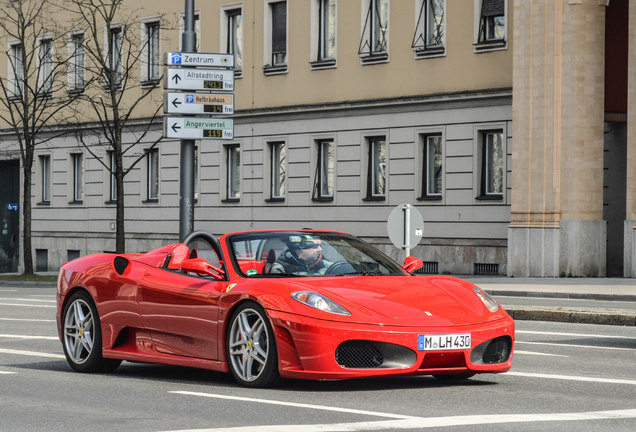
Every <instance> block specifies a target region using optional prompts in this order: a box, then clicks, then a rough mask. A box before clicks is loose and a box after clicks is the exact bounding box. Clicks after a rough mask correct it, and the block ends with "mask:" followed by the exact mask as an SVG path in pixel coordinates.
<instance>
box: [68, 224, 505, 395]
mask: <svg viewBox="0 0 636 432" xmlns="http://www.w3.org/2000/svg"><path fill="white" fill-rule="evenodd" d="M421 266H422V261H421V260H419V259H418V258H414V257H408V258H407V259H406V260H405V262H404V265H402V266H400V265H399V264H397V263H395V262H394V261H393V260H391V259H390V258H389V257H387V256H386V255H384V254H383V253H381V252H380V251H378V250H377V249H375V248H373V247H372V246H370V245H369V244H367V243H365V242H364V241H362V240H360V239H358V238H356V237H354V236H351V235H348V234H345V233H341V232H331V231H315V230H269V231H249V232H237V233H230V234H226V235H223V236H221V237H220V238H218V239H217V238H216V237H215V236H213V235H211V234H209V233H207V232H203V231H196V232H193V233H192V234H190V235H189V236H188V237H187V238H186V239H184V241H183V243H176V244H171V245H168V246H164V247H161V248H159V249H156V250H153V251H150V252H147V253H142V254H139V253H137V254H122V255H117V254H106V253H104V254H96V255H89V256H85V257H81V258H78V259H75V260H73V261H70V262H68V263H65V264H64V265H63V266H62V268H61V269H60V273H59V278H58V293H57V326H58V333H59V336H60V340H61V342H62V346H63V348H64V353H65V355H66V358H67V360H68V363H69V364H70V366H71V367H72V368H73V369H75V370H76V371H79V372H109V371H113V370H114V369H115V368H117V367H118V366H119V364H120V363H121V361H122V360H129V361H135V362H147V363H163V364H168V365H179V366H191V367H197V368H204V369H211V370H215V371H223V372H230V373H231V374H232V375H233V376H234V378H235V379H236V381H238V382H239V383H240V384H243V385H246V386H269V385H272V384H274V383H275V382H276V381H277V380H278V379H280V378H281V377H282V378H300V379H348V378H361V377H372V376H386V375H433V376H435V377H436V378H439V379H466V378H469V377H471V376H473V375H475V374H478V373H498V372H505V371H507V370H508V369H510V367H511V361H512V353H513V345H514V321H513V320H512V318H511V317H510V316H509V315H508V314H507V313H506V312H505V311H504V310H503V308H501V306H500V305H499V304H498V303H497V302H496V301H495V300H494V299H493V298H492V297H491V296H489V295H488V294H487V293H486V292H484V291H483V290H482V289H480V288H479V287H477V286H475V285H473V284H471V283H469V282H467V281H464V280H461V279H458V278H454V277H450V276H438V275H434V276H423V275H415V274H414V271H415V270H417V269H418V268H420V267H421Z"/></svg>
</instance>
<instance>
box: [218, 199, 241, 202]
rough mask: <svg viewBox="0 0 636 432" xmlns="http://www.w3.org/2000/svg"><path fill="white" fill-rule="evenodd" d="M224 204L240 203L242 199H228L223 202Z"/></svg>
mask: <svg viewBox="0 0 636 432" xmlns="http://www.w3.org/2000/svg"><path fill="white" fill-rule="evenodd" d="M221 202H222V203H238V202H241V199H240V198H226V199H223V200H221Z"/></svg>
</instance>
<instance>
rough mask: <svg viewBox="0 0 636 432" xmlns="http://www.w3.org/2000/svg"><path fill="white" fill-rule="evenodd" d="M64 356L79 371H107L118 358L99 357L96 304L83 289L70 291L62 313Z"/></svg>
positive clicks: (117, 362) (100, 347)
mask: <svg viewBox="0 0 636 432" xmlns="http://www.w3.org/2000/svg"><path fill="white" fill-rule="evenodd" d="M62 323H63V325H64V336H63V340H64V343H63V347H64V355H65V356H66V360H67V361H68V363H69V364H70V365H71V367H72V368H73V369H75V370H76V371H78V372H110V371H113V370H115V369H116V368H117V367H118V366H119V364H120V363H121V360H112V359H105V358H103V357H102V332H101V327H100V322H99V315H98V314H97V308H96V307H95V304H94V303H93V299H92V298H91V297H90V296H89V295H88V294H87V293H86V292H84V291H78V292H76V293H74V294H73V295H71V298H69V300H68V302H67V303H66V306H65V307H64V315H63V317H62Z"/></svg>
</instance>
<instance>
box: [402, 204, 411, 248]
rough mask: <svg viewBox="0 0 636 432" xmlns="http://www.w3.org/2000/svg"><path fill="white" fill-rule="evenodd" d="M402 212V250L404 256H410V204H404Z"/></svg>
mask: <svg viewBox="0 0 636 432" xmlns="http://www.w3.org/2000/svg"><path fill="white" fill-rule="evenodd" d="M403 210H404V250H405V251H406V256H407V257H408V256H410V255H411V204H405V205H404V207H403Z"/></svg>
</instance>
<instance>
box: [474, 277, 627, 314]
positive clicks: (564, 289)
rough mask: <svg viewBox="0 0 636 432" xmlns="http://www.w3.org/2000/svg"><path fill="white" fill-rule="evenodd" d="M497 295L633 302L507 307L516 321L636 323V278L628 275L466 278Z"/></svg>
mask: <svg viewBox="0 0 636 432" xmlns="http://www.w3.org/2000/svg"><path fill="white" fill-rule="evenodd" d="M466 279H467V280H469V281H471V282H472V283H474V284H476V285H478V286H480V287H481V288H483V289H484V290H486V291H487V292H489V293H490V294H492V295H493V296H494V297H495V298H496V297H497V296H512V297H528V298H530V297H532V298H539V297H544V298H554V299H558V298H563V299H581V300H603V301H616V302H634V308H632V309H620V308H600V307H595V305H594V304H593V302H590V304H589V306H586V307H575V308H574V307H572V308H564V307H546V306H505V308H506V311H507V312H508V313H509V314H510V315H511V316H512V317H513V318H514V319H517V320H535V321H558V322H572V323H588V324H608V325H623V326H636V279H625V278H509V277H479V276H470V277H466Z"/></svg>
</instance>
